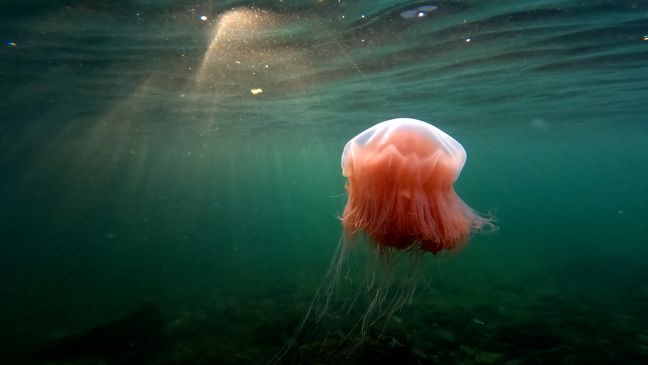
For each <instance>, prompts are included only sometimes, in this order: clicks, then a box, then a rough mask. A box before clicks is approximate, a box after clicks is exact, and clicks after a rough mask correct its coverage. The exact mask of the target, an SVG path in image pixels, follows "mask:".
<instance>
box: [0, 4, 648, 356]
mask: <svg viewBox="0 0 648 365" xmlns="http://www.w3.org/2000/svg"><path fill="white" fill-rule="evenodd" d="M429 4H434V5H435V6H438V8H437V9H435V10H432V11H429V12H426V13H424V16H421V17H415V18H412V19H405V18H404V17H403V16H402V12H404V11H407V10H412V9H416V8H417V7H419V6H423V5H429ZM2 6H3V7H5V11H1V12H0V19H1V25H0V37H2V41H3V45H2V49H1V50H0V69H2V73H0V81H1V82H0V91H1V93H2V95H3V97H2V101H0V113H1V116H0V361H1V362H2V363H3V364H4V363H8V364H13V363H15V364H26V363H38V364H99V363H101V364H103V363H108V364H256V363H259V364H263V363H267V362H268V361H270V359H272V358H273V356H275V355H276V354H277V353H278V352H279V351H280V349H281V347H282V345H283V344H284V343H285V342H286V341H287V340H288V339H289V338H290V337H291V335H292V334H293V333H294V331H295V330H296V328H297V325H298V323H299V322H300V321H301V320H302V318H303V317H304V315H305V313H306V311H307V308H308V306H309V303H310V301H311V298H312V296H313V295H314V293H315V291H316V289H317V287H318V285H319V284H320V281H321V280H322V278H323V277H324V276H325V273H326V270H327V268H328V265H329V263H330V261H331V258H332V257H333V253H334V250H335V248H336V247H337V243H338V240H339V238H340V234H341V226H340V224H339V220H338V219H337V216H338V215H339V214H341V212H342V209H343V207H344V204H345V201H346V195H345V190H344V178H343V177H342V176H341V168H340V155H341V153H342V148H343V147H344V145H345V143H346V142H347V141H348V140H349V139H350V138H352V137H353V136H355V135H356V134H357V133H359V132H361V131H362V130H364V129H366V128H368V127H369V126H371V125H373V124H375V123H377V122H380V121H383V120H387V119H391V118H395V117H411V118H417V119H421V120H424V121H427V122H430V123H433V124H435V125H436V126H438V127H439V128H441V129H443V130H444V131H446V132H447V133H448V134H450V135H452V136H453V137H454V138H455V139H457V140H458V141H459V142H461V143H462V144H463V146H464V147H465V148H466V150H467V153H468V161H467V164H466V166H465V168H464V170H463V172H462V175H461V177H460V178H459V180H458V181H457V184H456V186H455V187H456V190H457V191H458V193H459V194H460V196H461V197H462V198H463V199H464V200H465V201H466V202H467V203H468V204H469V205H470V206H471V207H473V208H474V209H476V210H478V211H480V212H485V213H487V212H491V213H492V214H493V215H494V216H495V217H496V220H497V221H496V224H497V226H498V227H499V230H498V231H497V232H495V233H491V234H477V235H475V236H474V237H473V238H472V239H471V241H470V243H469V245H468V246H467V247H466V248H465V249H463V250H461V251H460V252H457V253H450V254H444V255H439V256H434V255H425V256H424V258H423V261H424V265H425V268H424V269H423V272H424V278H423V279H422V283H424V285H421V286H420V290H419V291H418V292H417V293H416V295H415V296H414V299H413V302H412V304H411V305H410V306H408V307H405V308H404V309H403V310H402V311H401V312H398V313H397V314H396V318H395V319H393V320H392V321H390V322H389V324H388V325H387V330H385V332H383V333H382V334H380V333H373V332H372V333H370V334H369V335H368V336H366V337H365V338H360V337H361V336H359V334H358V333H352V334H351V335H349V336H347V337H344V336H342V335H340V334H339V333H342V332H343V331H344V329H346V328H347V327H348V324H349V321H350V320H351V319H348V318H344V317H337V318H327V319H326V323H325V324H319V325H318V324H310V325H309V326H310V327H309V331H306V332H307V333H308V336H304V338H303V339H301V340H300V341H298V342H297V344H296V345H294V346H293V348H292V350H291V352H290V353H289V354H288V355H287V356H286V357H285V358H283V361H284V362H285V363H304V364H307V363H308V364H314V363H318V364H320V363H321V364H325V363H339V364H345V363H374V364H375V363H393V362H394V361H396V360H398V361H400V362H401V363H406V364H407V363H411V364H417V363H423V364H428V363H429V364H436V363H440V364H488V363H490V364H541V363H563V364H593V363H623V364H635V363H636V364H640V363H645V361H646V360H647V359H648V329H646V325H648V317H647V316H646V314H645V309H646V308H647V306H648V284H646V283H647V282H648V281H647V279H648V267H647V266H646V262H647V259H648V249H647V248H646V244H648V238H647V237H648V225H647V224H646V221H648V189H647V186H648V142H647V141H648V139H647V138H648V128H647V127H646V123H647V122H648V104H647V103H646V98H647V97H648V86H646V85H648V66H647V65H646V60H647V59H648V58H647V57H648V41H644V40H643V37H644V36H646V35H648V18H647V17H648V6H647V5H646V4H644V3H643V2H639V1H586V2H572V1H530V0H525V1H454V2H452V1H451V2H432V3H426V2H396V1H340V2H336V1H322V2H317V1H308V2H290V1H284V2H281V1H266V2H262V1H257V2H251V1H222V2H221V1H219V2H204V1H199V2H190V3H189V2H181V1H158V2H154V1H130V2H124V3H122V4H120V5H112V4H105V5H97V4H94V3H93V2H87V1H59V2H58V3H57V2H40V1H33V2H29V1H28V2H17V1H9V2H7V4H5V5H2ZM232 9H233V10H232ZM202 15H205V16H206V17H207V20H201V19H200V16H202ZM219 31H220V33H219ZM468 40H470V41H468ZM253 89H261V90H262V92H261V93H257V94H254V93H253V92H252V90H253ZM141 303H153V305H152V307H153V308H159V309H160V311H161V313H162V316H163V325H162V326H161V329H160V330H159V333H155V334H154V336H153V337H155V340H156V341H157V340H158V339H161V340H159V341H158V342H159V343H158V342H155V341H154V342H155V344H151V343H139V342H137V341H134V342H133V341H131V340H130V339H129V340H128V341H127V342H128V343H127V344H126V349H123V348H121V347H120V346H121V345H122V343H121V342H120V341H123V338H125V337H126V338H127V337H128V336H124V334H123V333H117V335H107V336H106V337H105V338H104V337H101V339H99V340H97V337H93V336H94V335H96V332H92V329H93V328H94V329H96V328H97V326H102V324H106V323H112V322H110V321H115V320H119V319H120V318H130V317H124V315H126V313H128V312H129V311H132V310H133V309H134V308H137V307H138V306H139V305H140V304H141ZM144 308H150V306H149V307H144ZM153 312H155V310H153ZM135 317H137V316H135ZM152 317H154V316H152ZM138 318H139V317H138ZM147 318H148V317H147ZM146 323H147V322H146V321H142V322H138V321H137V320H135V321H134V324H132V326H133V327H132V328H130V329H129V330H128V331H135V328H137V327H146V326H147V324H146ZM318 326H319V327H318ZM318 328H325V329H326V331H330V332H329V333H328V334H326V333H322V332H324V331H319V330H318ZM336 329H339V330H336ZM128 331H127V332H128ZM74 336H80V337H84V336H86V337H87V338H89V340H88V341H91V342H93V341H94V342H101V341H105V342H106V343H108V344H107V345H106V346H107V347H109V348H110V350H105V351H104V350H96V349H94V348H93V347H92V346H90V347H91V348H92V349H91V350H87V349H85V352H84V349H83V347H84V346H86V347H87V345H86V344H83V343H80V342H73V343H76V344H77V345H75V346H72V347H71V348H66V350H65V354H64V356H59V357H57V356H53V355H52V356H50V355H48V354H47V353H46V354H45V355H43V354H41V351H40V350H41V349H42V348H47V347H48V346H51V344H57V343H59V342H58V341H61V340H62V339H63V340H65V339H70V338H77V337H74ZM156 336H157V337H156ZM158 337H159V338H158ZM327 341H328V342H327ZM336 341H337V342H336ZM331 343H333V344H334V345H331ZM111 346H112V347H111ZM129 346H130V347H129ZM88 353H89V354H88ZM2 359H6V360H2Z"/></svg>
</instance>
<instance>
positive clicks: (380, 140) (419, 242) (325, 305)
mask: <svg viewBox="0 0 648 365" xmlns="http://www.w3.org/2000/svg"><path fill="white" fill-rule="evenodd" d="M341 162H342V174H343V176H345V177H346V178H347V183H346V191H347V202H346V206H345V208H344V211H343V213H342V215H341V217H340V220H341V221H342V227H343V233H342V235H341V238H340V241H339V243H338V247H337V250H336V251H335V254H334V256H333V260H332V261H331V265H330V266H329V270H328V272H327V274H326V275H325V278H324V280H323V281H322V283H321V284H320V286H319V288H318V290H317V292H316V294H315V296H314V298H313V300H312V302H311V304H310V306H309V308H308V310H307V313H306V316H305V317H304V319H303V320H302V322H301V323H300V326H299V328H298V330H297V332H296V334H295V335H294V336H293V337H292V338H291V339H290V340H289V342H288V343H287V345H286V346H284V348H283V349H282V351H281V352H280V353H279V354H278V356H277V357H276V359H277V361H278V360H280V359H281V358H283V357H284V355H286V354H287V353H288V352H289V351H290V350H291V349H292V348H294V347H295V346H294V345H295V343H296V342H297V340H298V338H302V339H303V338H306V337H308V336H309V335H308V334H307V333H313V332H314V333H340V331H339V328H335V329H332V328H330V327H329V328H327V329H326V330H320V331H312V330H311V331H308V330H307V327H308V326H307V323H312V324H314V325H315V326H333V324H332V323H334V322H335V321H338V323H342V324H345V323H346V324H351V327H350V328H347V329H346V331H347V332H346V335H345V336H344V340H347V339H351V338H354V336H352V333H353V332H354V331H355V330H357V329H359V332H360V335H361V336H360V337H361V338H366V335H367V333H368V332H369V330H370V329H372V328H374V325H376V324H377V323H381V324H382V330H379V331H378V333H380V334H382V333H384V330H385V328H386V325H387V323H388V322H389V320H390V319H391V318H392V317H393V314H394V313H395V312H397V311H398V310H400V309H402V308H403V307H404V306H405V305H406V304H410V303H411V302H412V299H413V296H414V292H415V289H416V286H417V282H418V281H419V279H420V276H421V275H420V274H421V268H422V267H423V264H422V258H423V256H424V255H425V254H426V253H432V254H435V255H437V254H440V253H441V252H443V251H451V250H454V249H457V248H460V247H462V246H463V245H464V244H465V243H466V242H467V241H468V238H469V236H470V235H471V233H473V232H475V231H478V230H481V229H483V228H485V227H492V228H495V227H494V226H493V224H492V218H491V217H486V216H482V215H480V214H479V213H477V212H476V211H474V210H473V209H472V208H470V207H469V206H468V205H467V204H466V203H464V202H463V201H462V200H461V198H460V197H459V196H458V195H457V193H456V192H455V190H454V187H453V185H454V183H455V182H456V180H457V178H458V177H459V174H460V172H461V169H462V168H463V166H464V164H465V162H466V151H465V150H464V148H463V147H462V146H461V144H459V142H457V141H456V140H455V139H454V138H452V137H450V136H449V135H448V134H446V133H445V132H443V131H442V130H440V129H439V128H437V127H435V126H433V125H431V124H428V123H425V122H422V121H420V120H416V119H408V118H398V119H392V120H388V121H385V122H382V123H378V124H376V125H374V126H373V127H371V128H369V129H367V130H365V131H364V132H361V133H360V134H358V135H357V136H355V137H354V138H352V139H351V140H350V141H349V142H348V143H347V144H346V146H345V147H344V151H343V153H342V161H341ZM361 238H364V239H361ZM358 241H368V242H369V245H368V247H369V249H370V250H369V252H370V253H371V254H370V255H365V256H366V257H362V255H360V256H361V257H360V260H349V256H350V254H351V252H352V251H353V250H352V249H353V248H354V247H357V246H359V245H355V243H356V242H358ZM403 259H404V260H403ZM358 261H364V264H365V265H360V270H357V268H358V265H357V263H358ZM362 266H364V269H362ZM358 279H359V280H358ZM349 286H350V287H351V288H349ZM349 289H350V290H349ZM360 303H366V305H364V306H363V305H360ZM354 316H355V318H354ZM341 333H344V331H342V332H341ZM322 342H323V343H327V340H326V339H324V340H323V341H322ZM275 362H276V361H275Z"/></svg>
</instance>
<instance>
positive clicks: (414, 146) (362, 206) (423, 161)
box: [341, 118, 491, 253]
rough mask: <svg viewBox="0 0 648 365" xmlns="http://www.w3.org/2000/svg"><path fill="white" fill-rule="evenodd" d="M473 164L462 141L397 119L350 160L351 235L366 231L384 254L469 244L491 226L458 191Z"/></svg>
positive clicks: (348, 153) (371, 135)
mask: <svg viewBox="0 0 648 365" xmlns="http://www.w3.org/2000/svg"><path fill="white" fill-rule="evenodd" d="M465 162H466V151H465V150H464V148H463V146H461V144H459V142H457V141H456V140H455V139H454V138H452V137H450V136H449V135H448V134H446V133H445V132H443V131H442V130H440V129H439V128H436V127H435V126H433V125H431V124H428V123H425V122H422V121H420V120H416V119H408V118H398V119H392V120H388V121H385V122H382V123H378V124H376V125H374V126H373V127H371V128H369V129H367V130H365V131H364V132H362V133H360V134H358V135H357V136H356V137H354V138H353V139H351V140H350V141H349V142H348V143H347V144H346V146H345V147H344V152H343V153H342V174H343V175H344V176H345V177H346V178H347V184H346V190H347V195H348V200H347V204H346V207H345V208H344V212H343V214H342V217H341V219H342V225H343V227H344V231H345V233H346V234H348V235H350V236H351V237H354V236H355V235H356V234H357V233H358V232H364V233H366V235H367V236H368V237H369V238H370V240H371V241H372V242H373V243H374V244H375V246H377V248H379V249H388V248H395V249H408V248H411V247H413V246H414V247H419V248H420V250H422V251H424V252H432V253H438V252H440V251H443V250H450V249H453V248H456V247H459V246H461V245H463V244H464V243H465V242H466V241H467V240H468V237H469V235H470V233H471V232H473V231H475V230H479V229H481V228H482V227H483V226H485V225H490V224H491V223H490V219H488V218H485V217H482V216H480V215H479V214H478V213H476V212H475V211H474V210H472V209H471V208H470V207H469V206H468V205H466V204H465V203H464V202H463V201H462V200H461V198H459V196H458V195H457V193H456V192H455V191H454V188H453V184H454V182H455V181H456V180H457V178H458V177H459V174H460V172H461V169H462V168H463V166H464V163H465Z"/></svg>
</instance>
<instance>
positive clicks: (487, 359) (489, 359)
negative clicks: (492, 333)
mask: <svg viewBox="0 0 648 365" xmlns="http://www.w3.org/2000/svg"><path fill="white" fill-rule="evenodd" d="M502 357H504V355H502V354H500V353H497V352H478V353H477V355H475V362H476V363H477V364H499V363H500V362H501V361H500V360H501V359H502Z"/></svg>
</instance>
